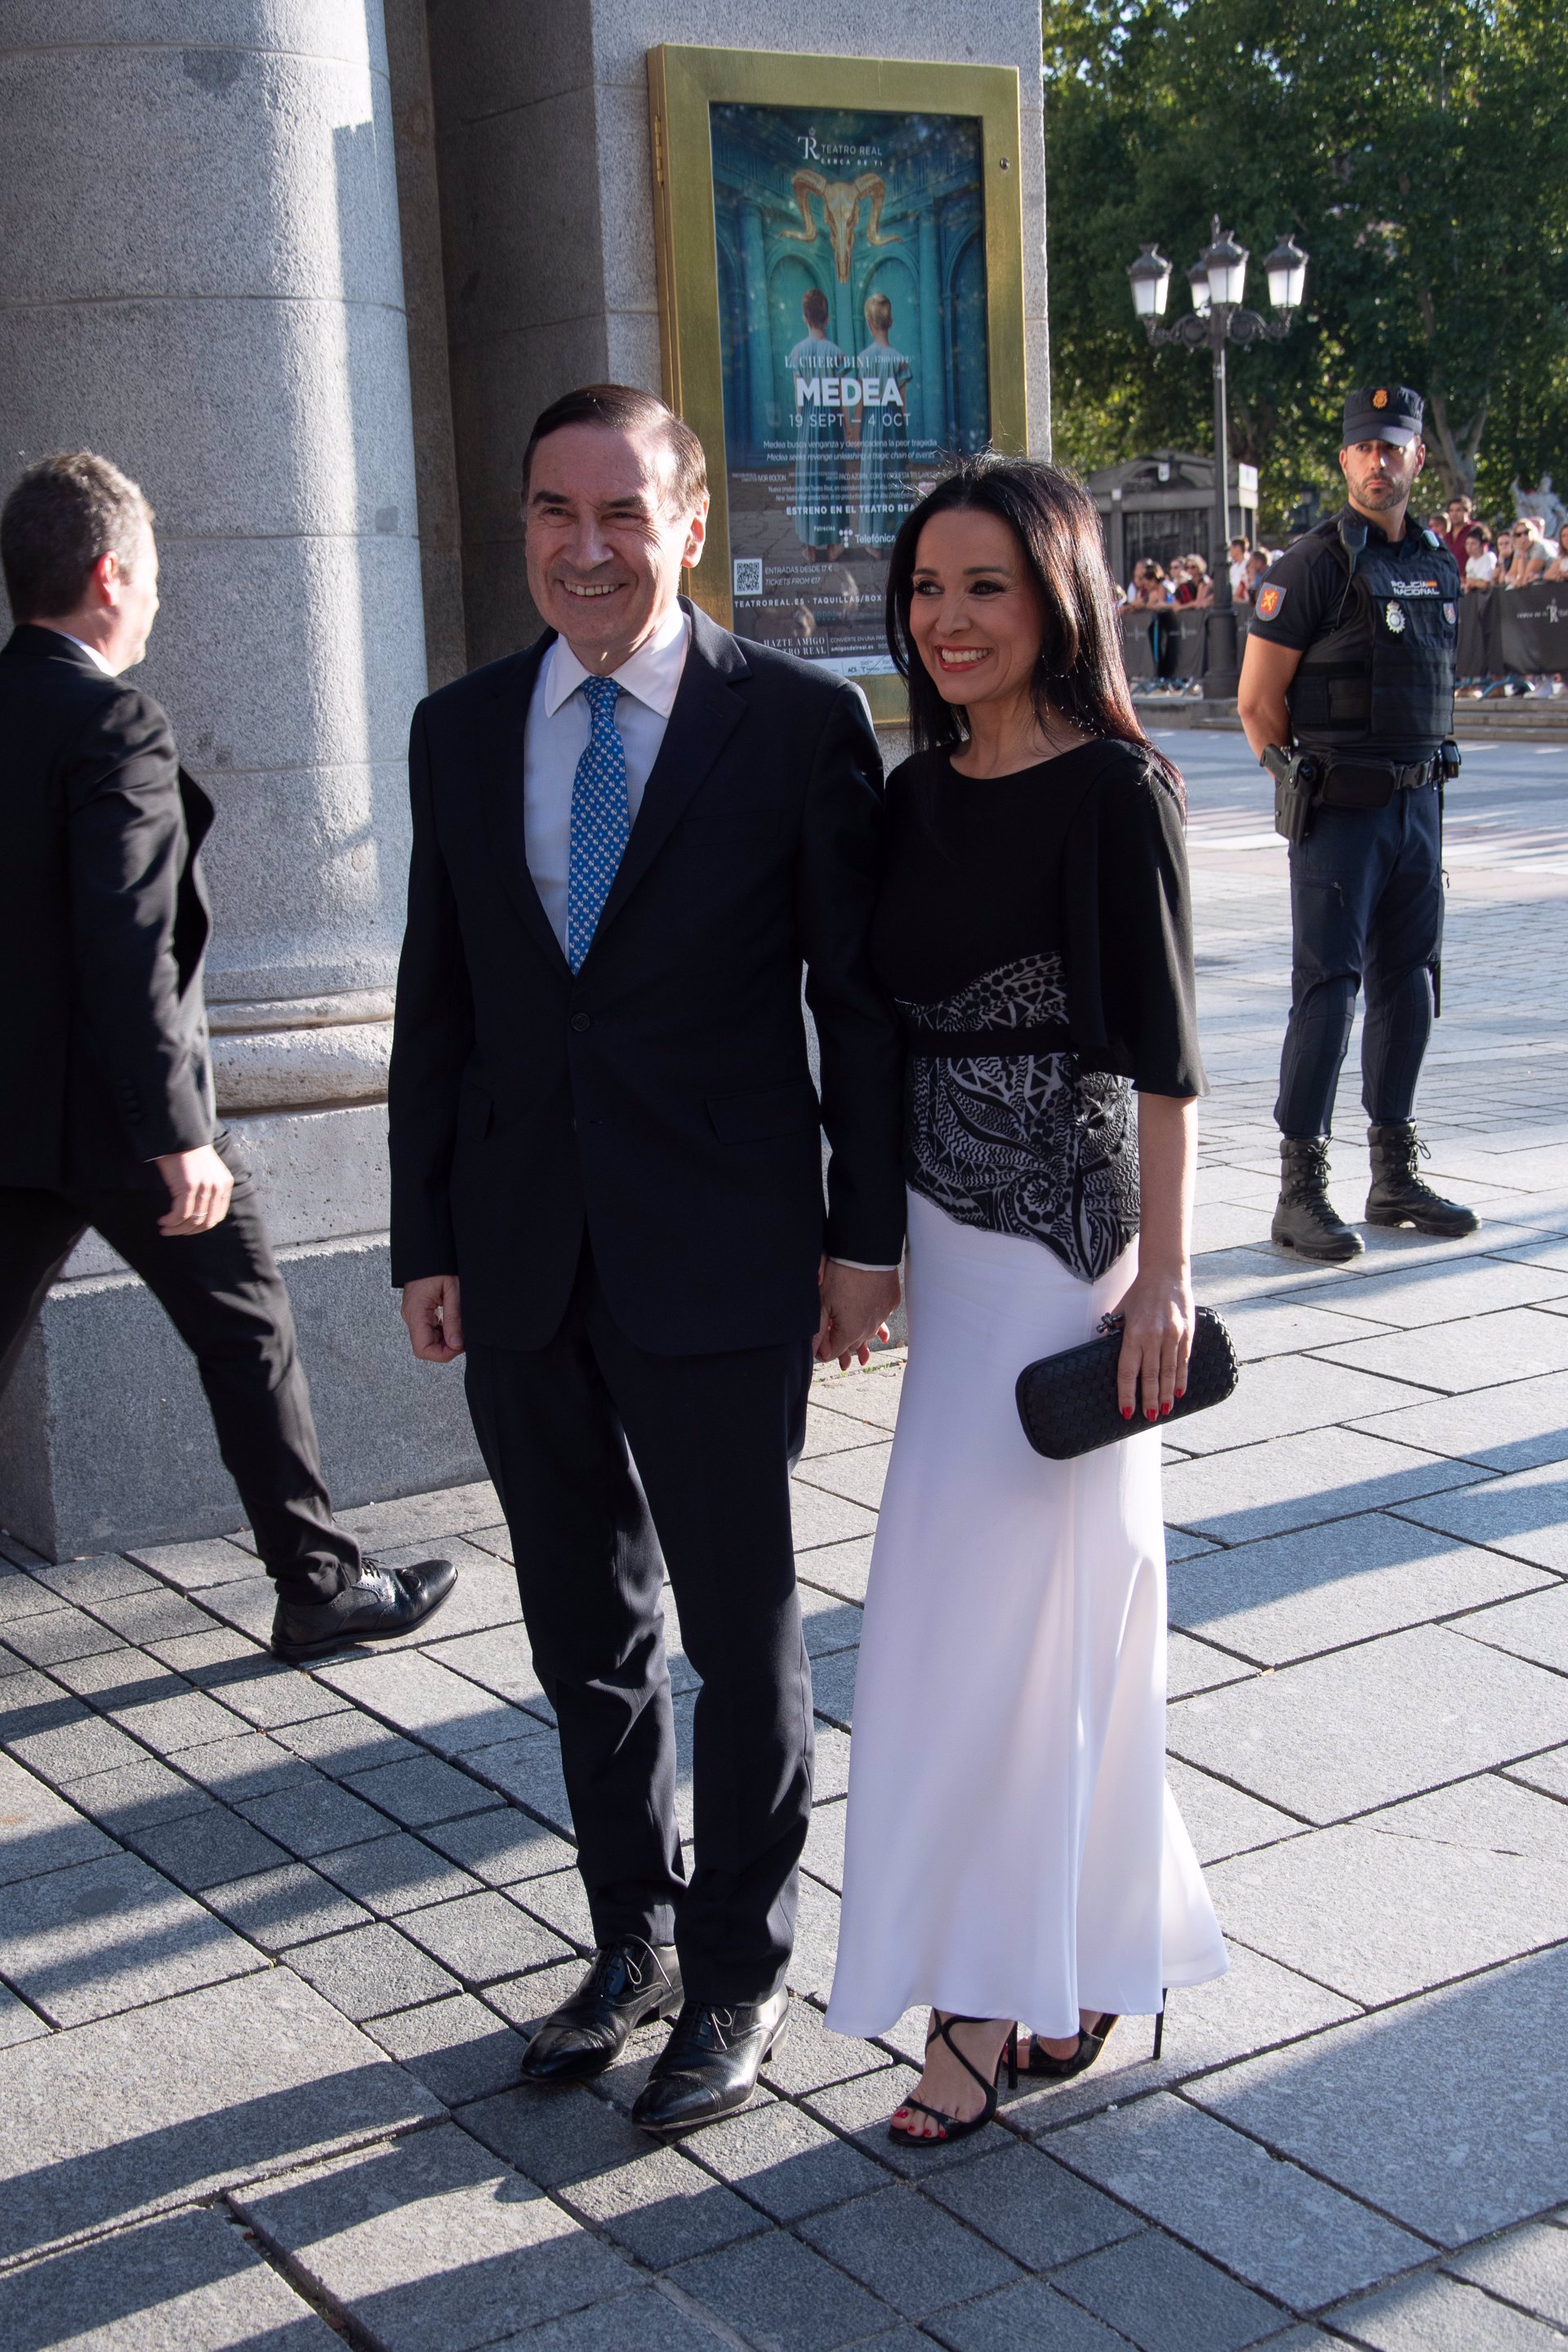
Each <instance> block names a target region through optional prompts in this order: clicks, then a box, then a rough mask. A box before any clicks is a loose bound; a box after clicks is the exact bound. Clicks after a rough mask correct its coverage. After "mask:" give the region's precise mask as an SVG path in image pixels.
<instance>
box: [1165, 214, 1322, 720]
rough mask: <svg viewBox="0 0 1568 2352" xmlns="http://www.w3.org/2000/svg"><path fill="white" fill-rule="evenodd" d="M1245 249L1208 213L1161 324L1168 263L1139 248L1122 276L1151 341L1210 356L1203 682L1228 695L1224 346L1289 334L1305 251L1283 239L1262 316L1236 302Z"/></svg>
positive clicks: (1232, 623)
mask: <svg viewBox="0 0 1568 2352" xmlns="http://www.w3.org/2000/svg"><path fill="white" fill-rule="evenodd" d="M1249 259H1250V256H1249V254H1248V253H1247V247H1245V246H1244V245H1238V244H1237V241H1236V239H1235V237H1234V236H1232V235H1231V234H1230V232H1229V230H1228V229H1222V228H1221V226H1220V225H1219V215H1218V214H1217V213H1216V214H1215V218H1214V236H1213V238H1212V239H1211V241H1210V243H1209V244H1208V246H1207V247H1205V250H1204V252H1203V254H1202V255H1201V256H1200V257H1199V259H1198V262H1197V264H1196V266H1195V268H1192V269H1190V270H1189V271H1188V272H1187V283H1188V285H1189V286H1190V287H1191V289H1192V296H1193V308H1192V312H1191V315H1190V316H1189V317H1187V318H1184V319H1178V320H1176V321H1175V323H1174V324H1173V326H1169V327H1163V326H1162V325H1161V324H1160V320H1162V318H1163V316H1164V312H1165V304H1166V302H1167V300H1168V299H1169V298H1170V291H1171V265H1170V263H1169V262H1168V261H1167V260H1166V259H1165V257H1164V256H1163V254H1162V253H1160V252H1159V251H1158V250H1157V249H1156V247H1153V246H1152V245H1146V246H1144V247H1143V248H1142V252H1141V253H1140V254H1139V256H1138V258H1137V260H1136V261H1135V262H1133V263H1132V265H1131V268H1129V270H1128V272H1127V275H1128V277H1129V278H1131V283H1132V307H1133V310H1134V311H1135V312H1136V313H1137V316H1138V317H1139V319H1140V320H1142V326H1143V331H1144V333H1145V334H1146V335H1147V336H1148V338H1149V341H1150V342H1151V343H1184V344H1185V346H1186V348H1187V350H1188V351H1190V352H1195V351H1202V350H1205V349H1206V350H1207V351H1208V352H1210V353H1211V354H1212V356H1213V360H1214V536H1215V564H1214V610H1213V613H1212V614H1211V616H1210V620H1209V637H1210V640H1211V642H1210V645H1209V654H1208V659H1207V661H1206V662H1205V672H1204V677H1205V686H1207V687H1209V688H1212V689H1213V690H1214V691H1215V692H1217V693H1220V694H1234V693H1235V692H1236V689H1237V683H1238V673H1237V657H1236V615H1235V611H1234V608H1233V602H1232V597H1231V592H1230V419H1229V414H1228V408H1227V403H1226V346H1227V345H1228V344H1231V343H1242V344H1246V343H1256V342H1259V341H1265V342H1270V343H1277V342H1279V341H1282V340H1283V338H1284V337H1285V336H1286V335H1287V334H1288V333H1289V330H1290V321H1291V320H1292V318H1293V317H1294V315H1295V313H1296V311H1297V310H1300V307H1301V295H1302V290H1303V289H1304V287H1305V285H1306V279H1307V262H1308V259H1309V256H1308V255H1306V254H1305V253H1303V252H1302V250H1301V248H1300V246H1299V245H1298V244H1297V243H1296V241H1295V239H1294V237H1291V236H1283V237H1281V238H1280V240H1279V244H1278V245H1277V246H1276V247H1275V248H1274V250H1273V252H1272V253H1271V254H1270V255H1269V256H1268V259H1267V260H1266V261H1265V263H1264V265H1263V267H1264V269H1265V271H1266V272H1267V273H1268V299H1269V302H1270V304H1271V305H1272V306H1273V309H1274V311H1275V313H1276V315H1275V317H1274V318H1272V319H1265V318H1264V317H1262V316H1261V314H1260V313H1259V312H1258V311H1257V310H1247V308H1246V307H1245V305H1244V304H1243V301H1242V296H1243V294H1244V293H1245V291H1246V289H1247V262H1248V260H1249Z"/></svg>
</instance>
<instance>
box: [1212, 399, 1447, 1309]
mask: <svg viewBox="0 0 1568 2352" xmlns="http://www.w3.org/2000/svg"><path fill="white" fill-rule="evenodd" d="M1423 415H1424V409H1423V403H1422V400H1421V396H1420V394H1418V393H1415V392H1411V391H1410V390H1409V389H1408V388H1407V387H1406V386H1405V385H1403V384H1401V385H1398V386H1394V385H1389V384H1377V385H1369V386H1368V387H1367V388H1366V390H1364V391H1363V392H1352V394H1350V396H1349V398H1348V399H1347V400H1346V402H1345V411H1344V446H1343V447H1342V449H1341V451H1340V467H1341V471H1342V473H1343V475H1344V478H1345V481H1346V484H1347V486H1348V488H1349V493H1350V495H1349V499H1348V501H1347V503H1346V504H1345V506H1344V507H1343V508H1342V509H1341V511H1340V512H1339V513H1338V514H1337V515H1330V516H1329V517H1328V518H1327V519H1326V520H1324V521H1322V522H1321V523H1319V524H1317V525H1316V526H1315V527H1314V529H1312V530H1310V531H1307V532H1306V533H1305V534H1304V535H1303V536H1302V537H1301V538H1300V539H1299V540H1297V541H1296V542H1295V544H1294V545H1293V546H1292V547H1290V548H1289V549H1287V551H1286V552H1285V553H1284V554H1283V555H1282V556H1280V558H1279V561H1278V562H1276V563H1274V564H1273V565H1272V566H1271V567H1270V569H1269V571H1268V574H1267V576H1266V577H1265V578H1264V580H1263V581H1262V582H1261V583H1260V584H1259V587H1258V598H1257V603H1256V604H1255V606H1254V612H1253V622H1252V627H1251V629H1250V631H1249V633H1248V635H1247V652H1246V655H1245V656H1244V658H1243V662H1242V669H1241V688H1240V693H1239V697H1238V707H1239V710H1240V716H1241V723H1242V726H1243V727H1244V728H1245V730H1246V731H1247V741H1248V742H1249V743H1250V744H1251V746H1252V748H1253V750H1254V751H1256V752H1257V754H1258V758H1259V760H1260V761H1263V763H1264V764H1265V766H1267V767H1268V768H1269V770H1270V772H1271V773H1272V774H1273V775H1274V776H1275V778H1276V782H1277V783H1278V785H1279V797H1278V798H1277V802H1276V809H1277V815H1276V823H1277V824H1279V830H1280V831H1281V832H1282V833H1284V834H1285V835H1286V837H1287V838H1288V839H1289V843H1290V921H1291V971H1290V1018H1289V1025H1288V1027H1287V1029H1286V1032H1285V1049H1284V1053H1283V1055H1282V1057H1281V1062H1280V1070H1279V1101H1278V1103H1277V1104H1276V1105H1275V1111H1274V1116H1275V1118H1276V1120H1277V1122H1278V1124H1279V1133H1280V1147H1279V1149H1280V1159H1281V1185H1280V1192H1279V1206H1278V1208H1277V1209H1276V1210H1275V1213H1274V1223H1273V1227H1272V1233H1273V1238H1274V1240H1275V1241H1276V1242H1277V1243H1278V1244H1280V1246H1281V1247H1283V1248H1286V1249H1290V1250H1295V1251H1298V1252H1299V1253H1300V1255H1302V1256H1303V1257H1310V1258H1314V1259H1317V1260H1319V1261H1321V1262H1322V1263H1325V1264H1329V1265H1337V1264H1342V1263H1343V1261H1344V1260H1345V1259H1347V1258H1352V1257H1355V1256H1356V1255H1358V1254H1359V1253H1360V1251H1361V1250H1362V1248H1363V1242H1362V1238H1361V1235H1360V1234H1357V1233H1355V1232H1354V1231H1352V1228H1351V1227H1350V1226H1349V1225H1347V1224H1346V1223H1344V1222H1343V1220H1342V1218H1341V1217H1339V1216H1338V1215H1337V1214H1336V1213H1335V1211H1334V1209H1333V1207H1332V1205H1331V1202H1330V1200H1329V1195H1328V1164H1329V1134H1330V1130H1331V1124H1332V1120H1333V1108H1334V1095H1335V1091H1336V1089H1337V1087H1338V1085H1339V1076H1340V1067H1341V1065H1342V1062H1343V1060H1344V1057H1345V1048H1346V1046H1347V1045H1349V1043H1350V1034H1351V1024H1352V1021H1353V1020H1354V1017H1355V1000H1356V992H1357V990H1358V989H1359V988H1360V986H1361V984H1362V982H1363V979H1364V981H1365V983H1366V1023H1365V1026H1364V1028H1363V1033H1362V1081H1363V1084H1362V1100H1363V1104H1364V1106H1365V1108H1366V1114H1367V1117H1368V1118H1369V1119H1370V1120H1371V1122H1372V1124H1371V1126H1370V1128H1369V1129H1368V1130H1367V1140H1368V1143H1369V1144H1370V1146H1371V1150H1372V1178H1373V1181H1372V1189H1371V1191H1370V1192H1368V1194H1367V1198H1366V1217H1367V1223H1369V1224H1374V1225H1414V1226H1415V1230H1416V1231H1417V1233H1423V1234H1435V1235H1437V1236H1440V1237H1442V1238H1445V1239H1453V1238H1455V1237H1457V1236H1458V1235H1459V1234H1473V1233H1474V1232H1475V1231H1476V1228H1477V1226H1478V1224H1479V1218H1478V1217H1477V1216H1476V1215H1475V1213H1474V1212H1473V1211H1472V1210H1470V1209H1467V1208H1463V1207H1461V1206H1460V1205H1459V1203H1458V1202H1455V1201H1445V1200H1443V1199H1441V1198H1440V1197H1439V1195H1438V1194H1437V1193H1436V1192H1433V1190H1432V1188H1431V1186H1430V1185H1429V1184H1427V1183H1426V1182H1424V1181H1423V1180H1422V1177H1421V1175H1420V1172H1419V1168H1420V1153H1421V1150H1422V1146H1421V1143H1420V1140H1419V1139H1418V1138H1417V1136H1416V1132H1415V1124H1414V1110H1415V1082H1416V1080H1417V1078H1418V1077H1419V1076H1420V1074H1421V1063H1422V1058H1423V1056H1424V1055H1425V1054H1426V1044H1427V1040H1428V1038H1429V1037H1430V1035H1431V1034H1432V1020H1433V1015H1434V1012H1435V1010H1436V996H1435V988H1434V981H1435V975H1436V971H1437V967H1438V958H1439V956H1440V954H1441V952H1442V943H1443V874H1442V789H1443V779H1444V777H1445V776H1446V775H1448V774H1451V773H1454V772H1457V771H1458V747H1457V746H1456V745H1455V743H1454V741H1453V736H1452V730H1453V724H1454V650H1455V646H1456V644H1457V642H1458V614H1459V571H1458V564H1457V563H1456V562H1455V561H1454V558H1453V556H1452V554H1451V553H1450V552H1449V550H1448V548H1447V545H1446V544H1445V543H1444V541H1442V540H1441V539H1439V537H1438V536H1437V534H1436V531H1433V530H1423V529H1422V528H1421V527H1420V526H1419V525H1418V524H1415V523H1412V522H1410V521H1409V520H1408V519H1407V509H1408V508H1409V504H1410V494H1411V492H1412V490H1413V489H1414V488H1415V482H1416V478H1417V477H1418V475H1419V474H1420V471H1421V468H1422V466H1423V465H1424V464H1425V462H1426V447H1425V446H1424V444H1423V442H1422V439H1421V428H1422V421H1423ZM1298 755H1299V756H1298Z"/></svg>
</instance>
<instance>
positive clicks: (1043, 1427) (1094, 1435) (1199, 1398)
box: [1017, 1307, 1239, 1462]
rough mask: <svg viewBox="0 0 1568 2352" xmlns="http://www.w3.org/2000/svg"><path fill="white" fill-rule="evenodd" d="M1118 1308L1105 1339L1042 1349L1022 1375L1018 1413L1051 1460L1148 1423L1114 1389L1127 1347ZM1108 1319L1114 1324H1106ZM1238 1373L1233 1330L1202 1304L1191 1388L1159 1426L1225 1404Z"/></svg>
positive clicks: (1190, 1361)
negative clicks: (1125, 1415)
mask: <svg viewBox="0 0 1568 2352" xmlns="http://www.w3.org/2000/svg"><path fill="white" fill-rule="evenodd" d="M1120 1325H1121V1318H1120V1316H1117V1317H1111V1316H1107V1317H1106V1318H1105V1322H1104V1323H1103V1324H1102V1325H1101V1327H1100V1328H1101V1329H1102V1330H1103V1331H1104V1332H1105V1337H1104V1338H1103V1339H1089V1340H1086V1341H1085V1343H1084V1345H1083V1346H1082V1347H1081V1348H1064V1349H1062V1352H1061V1354H1060V1355H1059V1356H1042V1357H1041V1358H1040V1360H1039V1362H1038V1363H1037V1364H1026V1365H1025V1367H1024V1369H1023V1370H1022V1371H1021V1372H1020V1373H1019V1375H1018V1386H1017V1398H1018V1418H1019V1420H1020V1421H1021V1422H1022V1423H1023V1424H1024V1434H1025V1436H1026V1438H1027V1439H1028V1441H1029V1443H1030V1444H1031V1445H1032V1446H1033V1447H1034V1449H1035V1451H1036V1453H1037V1454H1047V1456H1048V1457H1049V1459H1050V1460H1051V1461H1053V1462H1071V1461H1073V1460H1074V1459H1075V1458H1076V1456H1077V1455H1079V1454H1093V1453H1094V1452H1095V1451H1096V1450H1097V1448H1098V1447H1100V1446H1101V1445H1114V1444H1115V1443H1116V1441H1117V1439H1118V1438H1119V1437H1136V1436H1137V1435H1138V1433H1139V1432H1140V1430H1144V1429H1147V1428H1149V1427H1150V1425H1151V1424H1150V1423H1148V1422H1147V1421H1146V1420H1144V1419H1143V1418H1142V1416H1141V1415H1140V1414H1139V1413H1138V1412H1134V1414H1133V1416H1132V1419H1131V1421H1123V1420H1122V1418H1121V1405H1120V1403H1119V1402H1118V1401H1117V1395H1116V1367H1117V1361H1118V1360H1119V1358H1120V1357H1121V1328H1120ZM1108 1327H1110V1328H1108ZM1238 1378H1239V1373H1238V1371H1237V1361H1236V1349H1235V1348H1234V1347H1233V1345H1232V1344H1231V1337H1230V1333H1229V1332H1228V1331H1227V1330H1226V1328H1225V1325H1224V1324H1223V1323H1222V1322H1221V1320H1220V1318H1219V1317H1218V1316H1217V1315H1216V1314H1215V1311H1214V1308H1213V1307H1199V1308H1198V1310H1197V1329H1196V1331H1195V1332H1194V1335H1193V1345H1192V1350H1191V1353H1190V1354H1189V1356H1188V1358H1187V1386H1186V1392H1185V1394H1184V1395H1183V1396H1179V1397H1178V1398H1177V1399H1176V1401H1175V1402H1174V1403H1173V1405H1172V1407H1171V1410H1170V1412H1168V1413H1166V1414H1164V1415H1163V1418H1162V1420H1161V1423H1160V1427H1161V1428H1162V1429H1168V1428H1169V1427H1170V1425H1171V1423H1173V1421H1184V1420H1185V1419H1186V1417H1187V1415H1188V1414H1189V1413H1192V1412H1205V1410H1206V1409H1207V1407H1208V1406H1210V1405H1211V1404H1223V1403H1224V1402H1225V1401H1226V1397H1227V1396H1229V1395H1230V1394H1231V1392H1232V1391H1233V1390H1234V1389H1235V1387H1236V1383H1237V1379H1238Z"/></svg>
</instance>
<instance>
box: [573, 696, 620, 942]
mask: <svg viewBox="0 0 1568 2352" xmlns="http://www.w3.org/2000/svg"><path fill="white" fill-rule="evenodd" d="M620 690H621V689H620V688H619V687H618V686H617V685H616V681H615V679H614V678H613V677H585V678H584V680H583V692H584V695H585V696H586V697H587V700H588V708H589V709H590V710H591V711H592V712H593V714H594V725H593V731H592V732H591V733H590V735H589V737H588V747H587V749H586V751H584V754H583V756H582V758H581V759H580V760H579V761H578V762H577V773H576V774H575V776H574V778H573V780H572V855H571V860H570V863H569V866H568V868H567V881H566V961H567V962H568V963H569V964H570V965H571V967H572V969H573V971H582V969H583V959H584V956H585V955H586V954H587V952H588V950H589V949H590V948H591V947H592V945H593V943H594V933H595V931H596V930H597V929H598V927H599V918H600V916H601V915H602V914H603V913H604V911H605V899H606V898H608V897H609V895H610V887H611V885H612V884H613V882H614V881H615V878H616V873H617V872H618V871H619V868H620V863H621V859H622V857H623V856H624V855H625V853H626V839H627V836H628V835H629V834H630V832H631V829H632V821H631V814H630V811H629V810H628V808H627V806H626V745H625V744H624V743H623V742H622V740H621V730H620V729H619V728H618V727H617V726H616V698H617V696H618V695H619V693H620Z"/></svg>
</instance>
